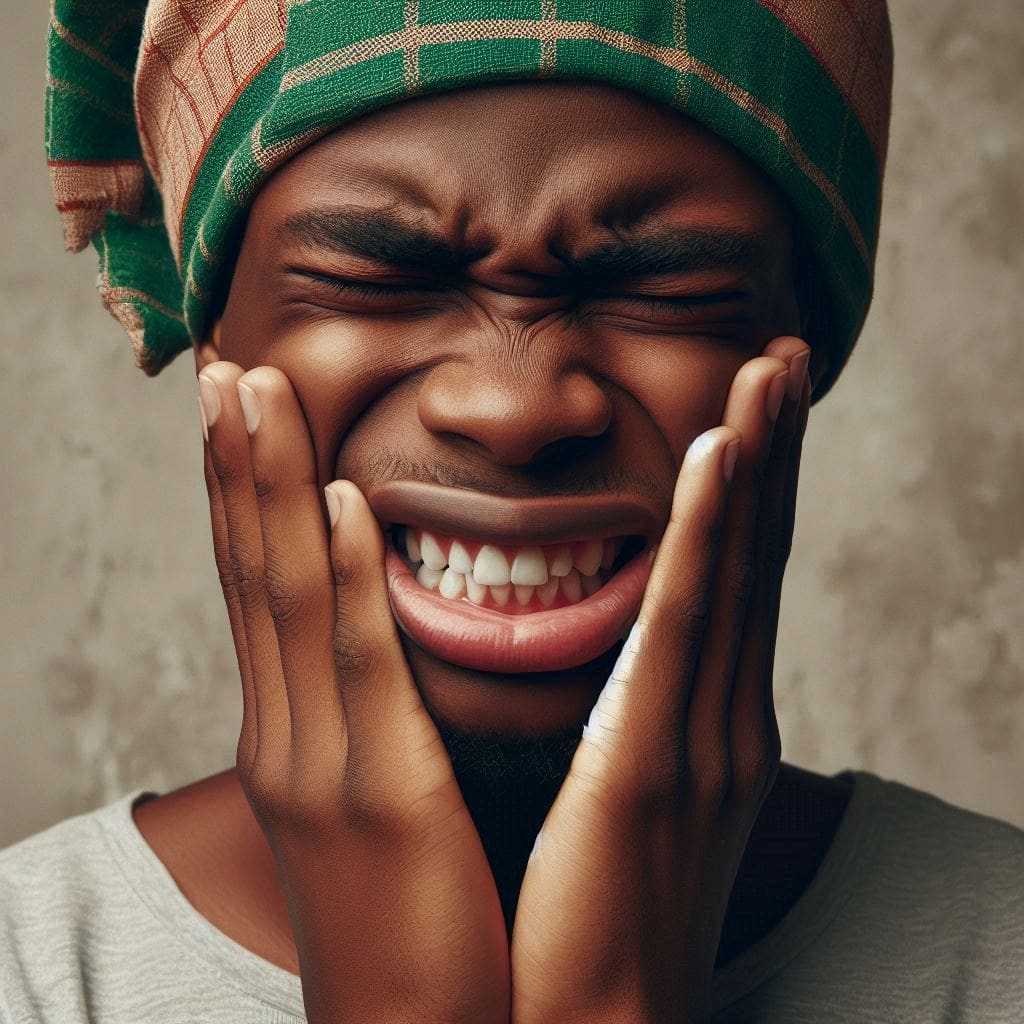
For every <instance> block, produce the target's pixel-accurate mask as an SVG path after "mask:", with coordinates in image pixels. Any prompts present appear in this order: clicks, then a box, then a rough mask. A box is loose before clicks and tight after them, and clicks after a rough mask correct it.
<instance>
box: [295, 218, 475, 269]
mask: <svg viewBox="0 0 1024 1024" xmlns="http://www.w3.org/2000/svg"><path fill="white" fill-rule="evenodd" d="M279 234H280V235H283V236H285V237H286V238H291V239H293V240H295V241H298V242H300V243H302V244H303V245H308V246H310V247H312V248H314V249H321V250H324V251H327V252H338V253H349V254H354V255H356V256H362V257H364V258H365V259H368V260H373V261H374V262H376V263H388V264H393V265H395V266H397V267H400V268H402V269H404V270H423V269H426V268H429V269H431V270H433V271H435V272H440V273H446V272H449V273H450V272H453V271H456V270H458V269H460V268H461V267H462V265H463V262H464V258H465V257H464V255H463V254H462V253H459V252H457V251H456V250H455V249H453V248H452V247H451V246H450V245H449V244H448V243H447V242H446V241H445V240H444V239H443V238H440V237H438V236H437V235H434V234H432V233H431V232H429V231H427V230H425V229H424V228H421V227H417V226H415V225H414V224H411V223H409V222H408V221H407V220H404V219H403V218H401V217H399V216H397V215H396V214H394V213H391V212H389V211H387V210H366V209H362V208H360V207H352V208H349V207H341V208H336V209H332V210H307V211H306V212H304V213H297V214H293V215H292V216H291V217H289V218H288V219H287V220H286V221H285V222H284V224H283V225H282V227H281V230H280V231H279Z"/></svg>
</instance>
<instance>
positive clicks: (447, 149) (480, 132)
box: [253, 81, 790, 244]
mask: <svg viewBox="0 0 1024 1024" xmlns="http://www.w3.org/2000/svg"><path fill="white" fill-rule="evenodd" d="M339 200H343V201H345V202H359V201H360V200H364V201H366V202H367V203H368V204H373V205H381V204H385V205H389V206H391V205H393V206H397V207H401V208H403V209H404V210H405V211H407V212H409V213H414V214H416V215H418V216H419V217H421V218H422V219H424V220H425V221H428V222H430V223H431V225H432V226H434V227H438V228H448V229H451V230H452V231H455V232H458V233H460V234H462V235H464V236H467V240H470V238H472V236H478V237H477V238H476V239H475V240H476V241H479V242H481V243H483V244H488V243H490V242H493V241H494V240H495V237H494V236H495V235H508V233H509V231H510V230H514V231H515V232H516V233H517V234H520V235H524V236H526V235H530V234H533V233H536V232H543V233H544V234H545V236H547V237H548V238H549V239H550V238H553V237H554V236H561V240H562V241H568V240H571V239H572V238H574V237H581V232H582V233H586V231H587V230H588V229H589V228H590V227H591V226H593V225H595V224H598V225H603V226H605V227H612V228H615V227H617V226H624V227H629V226H631V225H633V224H635V223H636V222H638V221H642V220H643V219H644V218H646V217H648V216H654V215H657V216H658V217H659V218H660V219H669V220H671V219H676V220H679V219H682V220H693V219H696V220H699V222H700V224H701V225H703V226H708V227H714V226H723V227H736V228H740V229H743V230H746V231H748V232H754V233H757V234H763V235H764V236H765V237H766V238H767V239H771V238H772V237H773V236H780V235H785V236H786V237H787V238H788V235H789V231H788V226H789V221H790V214H789V208H788V204H787V203H786V202H785V200H784V199H783V198H782V197H781V195H780V194H779V193H778V191H777V190H776V188H775V186H774V185H773V184H772V183H771V182H770V181H768V180H767V179H766V178H765V177H764V175H763V174H762V173H761V172H760V171H759V170H758V169H757V168H756V167H755V166H754V165H753V164H751V163H750V162H749V161H747V159H746V158H744V157H743V156H742V155H741V154H740V153H738V152H737V151H736V150H735V149H734V148H733V147H732V146H731V145H730V144H729V143H727V142H726V141H725V140H724V139H722V138H720V137H719V136H717V135H715V134H714V133H712V132H711V131H709V130H708V129H706V128H704V127H703V126H702V125H700V124H699V123H698V122H696V121H694V120H692V119H690V118H688V117H685V116H684V115H682V114H681V113H679V112H677V111H675V110H672V109H671V108H669V107H667V106H664V105H662V104H659V103H656V102H654V101H652V100H648V99H647V98H645V97H642V96H639V95H637V94H634V93H630V92H628V91H626V90H623V89H618V88H615V87H613V86H609V85H604V84H598V83H585V82H555V81H547V82H513V83H500V84H494V85H487V86H478V87H474V88H471V89H462V90H457V91H454V92H448V93H439V94H435V95H427V96H423V97H420V98H417V99H414V100H410V101H407V102H404V103H401V104H397V105H394V106H390V107H385V108H383V109H381V110H378V111H374V112H373V113H371V114H369V115H367V116H365V117H363V118H360V119H359V120H357V121H354V122H351V123H350V124H347V125H343V126H342V127H340V128H339V129H337V130H336V131H334V132H333V133H331V134H330V135H328V136H327V137H326V138H324V139H322V140H320V141H319V142H317V143H315V144H314V145H312V146H310V147H309V148H307V149H306V150H304V151H303V152H302V153H300V154H299V155H298V156H297V157H296V158H294V159H293V160H292V161H291V162H290V163H289V164H287V165H285V167H283V168H282V169H281V170H279V171H278V172H277V173H276V174H275V175H273V176H272V177H271V179H270V180H269V181H268V183H267V184H266V185H265V186H264V188H263V190H262V191H261V193H260V195H259V196H258V197H257V201H256V203H255V204H254V207H253V213H254V215H256V216H258V217H259V218H260V219H264V218H269V219H270V220H272V221H276V220H283V219H285V218H287V217H288V216H290V215H292V214H293V213H294V212H296V210H301V209H309V208H313V207H317V206H320V205H328V206H329V205H336V204H337V203H338V202H339Z"/></svg>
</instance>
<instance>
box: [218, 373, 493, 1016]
mask: <svg viewBox="0 0 1024 1024" xmlns="http://www.w3.org/2000/svg"><path fill="white" fill-rule="evenodd" d="M243 373H244V371H243V369H242V367H240V366H238V365H236V364H235V363H230V362H223V361H222V362H215V363H212V364H210V365H208V366H206V367H204V368H203V370H202V372H201V378H203V379H201V383H200V387H201V388H202V389H203V394H204V396H205V397H206V398H207V399H208V401H209V403H210V405H211V406H212V405H214V404H216V405H219V413H218V414H217V416H216V420H215V422H213V423H210V424H209V426H208V433H209V442H208V443H206V444H204V463H205V474H206V484H207V490H208V491H209V496H210V510H211V520H212V524H213V542H214V550H215V553H216V559H217V566H218V569H219V571H220V580H221V585H222V587H223V590H224V599H225V602H226V603H227V609H228V616H229V618H230V621H231V632H232V634H233V637H234V642H235V652H236V654H237V657H238V666H239V672H240V674H241V678H242V692H243V698H244V711H243V718H242V730H241V735H240V737H239V741H238V751H237V757H238V765H237V770H238V778H239V781H240V783H241V786H242V789H243V790H244V792H245V795H246V797H247V799H248V801H249V804H250V806H251V808H252V811H253V814H254V815H255V817H256V820H257V821H258V822H259V824H260V827H261V828H262V830H263V832H264V834H265V836H266V838H267V841H268V843H269V845H270V848H271V850H272V852H273V855H274V858H275V862H276V865H277V871H278V876H279V878H280V882H281V886H282V889H283V892H284V895H285V899H286V902H287V906H288V912H289V917H290V919H291V926H292V932H293V936H294V940H295V946H296V950H297V953H298V959H299V970H300V973H301V977H302V993H303V1001H304V1003H305V1007H306V1015H307V1019H308V1020H309V1021H310V1024H341V1022H346V1024H348V1022H358V1024H372V1022H378V1021H379V1022H384V1021H387V1022H389V1024H402V1022H406V1021H408V1022H410V1024H411V1022H413V1021H415V1022H417V1024H424V1022H438V1024H440V1022H445V1024H453V1022H456V1021H459V1022H461V1021H467V1022H469V1021H472V1022H474V1024H499V1022H506V1021H507V1020H508V1018H509V963H508V940H507V935H506V931H505V924H504V920H503V917H502V912H501V906H500V903H499V900H498V894H497V889H496V887H495V883H494V879H493V876H492V874H491V871H490V867H489V865H488V862H487V859H486V856H485V854H484V850H483V846H482V844H481V842H480V837H479V835H478V833H477V831H476V828H475V826H474V824H473V820H472V818H471V817H470V814H469V811H468V809H467V808H466V805H465V802H464V801H463V798H462V794H461V792H460V790H459V786H458V783H457V782H456V779H455V774H454V771H453V768H452V764H451V760H450V759H449V757H448V754H447V751H446V750H445V747H444V744H443V743H442V741H441V737H440V735H439V733H438V731H437V728H436V727H435V725H434V723H433V721H432V719H431V718H430V716H429V715H428V714H427V711H426V709H425V708H424V706H423V702H422V700H421V698H420V694H419V691H418V690H417V688H416V685H415V683H414V681H413V678H412V673H411V671H410V669H409V666H408V663H407V662H406V660H405V656H404V653H403V651H402V648H401V645H400V643H399V639H398V635H397V632H396V629H395V623H394V619H393V617H392V613H391V608H390V605H389V602H388V595H387V585H386V578H385V572H384V538H383V536H382V534H381V530H380V527H379V525H378V523H377V521H376V519H375V518H374V516H373V513H372V512H371V510H370V507H369V505H368V504H367V503H366V500H365V499H364V498H363V495H362V494H361V493H360V491H359V490H358V488H356V486H355V485H354V484H352V483H350V482H334V483H332V484H331V485H330V486H331V489H332V490H333V491H334V492H335V494H337V495H338V496H339V498H340V503H341V513H340V516H339V518H338V522H337V525H336V526H335V527H334V529H333V530H332V529H330V527H329V525H328V518H327V516H326V515H325V502H324V496H323V492H322V491H321V490H320V486H319V483H318V480H317V469H316V461H315V457H314V449H313V442H312V439H311V437H310V434H309V430H308V428H307V425H306V421H305V418H304V416H303V413H302V409H301V407H300V405H299V402H298V399H297V397H296V395H295V391H294V389H293V387H292V385H291V382H290V381H289V380H288V378H287V377H286V376H285V375H284V374H283V373H282V372H281V371H280V370H277V369H274V368H272V367H267V366H263V367H258V368H256V369H253V370H250V371H249V372H248V373H245V374H244V377H243ZM240 378H241V379H242V381H243V384H247V385H249V386H250V387H251V388H252V390H253V391H254V392H255V393H256V395H257V397H258V403H259V408H260V418H259V423H258V426H257V427H256V429H255V431H254V433H253V434H252V436H251V437H250V436H248V435H247V432H246V426H245V420H244V416H243V410H242V406H241V404H240V401H239V397H238V390H237V388H236V384H237V382H238V381H239V379H240Z"/></svg>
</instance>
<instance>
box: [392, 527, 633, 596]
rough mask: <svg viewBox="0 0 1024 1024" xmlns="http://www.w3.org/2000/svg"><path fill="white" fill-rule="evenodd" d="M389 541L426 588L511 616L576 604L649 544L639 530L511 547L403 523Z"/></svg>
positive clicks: (393, 528)
mask: <svg viewBox="0 0 1024 1024" xmlns="http://www.w3.org/2000/svg"><path fill="white" fill-rule="evenodd" d="M388 539H389V542H390V544H391V546H392V547H393V548H394V550H395V551H397V552H398V554H399V555H401V556H402V558H403V560H404V562H405V564H406V566H407V567H408V569H409V570H410V572H412V573H413V574H414V576H415V579H416V582H417V583H418V584H419V586H420V587H422V588H423V589H424V590H427V591H432V592H433V593H435V594H437V595H439V596H440V597H442V598H445V599H447V600H449V601H462V602H468V603H469V604H472V605H475V606H476V607H478V608H486V609H491V610H493V611H496V612H501V613H503V614H505V615H526V614H533V613H537V612H541V611H550V610H555V609H560V608H567V607H570V606H572V605H577V604H579V603H580V602H582V601H585V600H586V599H587V598H589V597H592V596H593V595H595V594H597V593H599V592H600V591H601V590H602V588H603V587H605V585H606V584H607V583H608V582H609V580H611V578H612V577H613V576H615V574H616V573H618V572H619V571H620V570H621V569H622V568H623V567H624V566H625V565H627V564H628V563H629V562H630V561H631V560H632V559H633V558H634V557H635V556H636V555H637V554H638V553H639V552H640V551H641V550H642V549H643V548H644V546H645V541H644V539H643V538H642V537H639V536H619V537H606V538H594V539H590V540H577V541H574V542H572V543H560V544H546V545H518V546H517V545H504V544H493V543H484V542H481V541H476V540H472V539H470V538H466V537H455V536H451V535H447V534H444V533H441V532H439V531H436V530H426V529H422V528H420V527H415V526H403V525H399V524H394V525H392V526H391V527H390V528H389V530H388Z"/></svg>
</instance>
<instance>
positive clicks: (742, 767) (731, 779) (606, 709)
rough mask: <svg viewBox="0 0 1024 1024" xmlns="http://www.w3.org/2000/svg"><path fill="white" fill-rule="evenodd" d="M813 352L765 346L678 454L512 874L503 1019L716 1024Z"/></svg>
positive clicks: (759, 767) (770, 781) (769, 775)
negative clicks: (539, 823)
mask: <svg viewBox="0 0 1024 1024" xmlns="http://www.w3.org/2000/svg"><path fill="white" fill-rule="evenodd" d="M806 351H808V349H807V346H806V345H805V344H804V343H803V342H801V341H799V340H798V339H795V338H776V339H775V340H774V341H773V342H771V344H769V345H768V346H767V348H766V349H765V350H764V354H763V355H762V356H759V357H758V358H756V359H753V360H751V361H750V362H748V363H746V364H745V365H744V366H743V367H742V368H741V369H740V371H739V373H738V374H737V375H736V378H735V379H734V381H733V383H732V386H731V389H730V392H729V397H728V400H727V402H726V407H725V413H724V416H723V424H722V426H719V427H716V428H715V429H713V430H710V431H708V432H707V433H706V434H703V435H701V437H700V438H698V441H697V442H695V443H694V444H693V445H691V447H690V449H689V451H688V452H687V454H686V458H685V459H684V461H683V465H682V469H681V470H680V473H679V478H678V481H677V484H676V490H675V496H674V499H673V505H672V514H671V518H670V520H669V524H668V526H667V528H666V530H665V534H664V536H663V537H662V540H661V543H660V545H659V547H658V550H657V557H656V559H655V562H654V565H653V569H652V572H651V578H650V581H649V583H648V586H647V590H646V593H645V595H644V601H643V605H642V607H641V609H640V613H639V617H638V620H637V624H636V626H635V627H634V629H633V631H632V632H631V633H630V636H629V638H628V639H627V642H626V645H625V647H624V648H623V652H622V655H621V656H620V659H619V661H618V662H617V663H616V666H615V668H614V669H613V671H612V675H611V678H610V679H609V681H608V683H607V685H606V686H605V688H604V690H603V691H602V693H601V695H600V697H599V699H598V702H597V704H596V706H595V708H594V711H593V714H592V715H591V718H590V721H589V722H588V724H587V726H586V727H585V729H584V735H583V739H582V740H581V741H580V745H579V747H578V748H577V751H576V754H575V756H574V758H573V761H572V766H571V768H570V770H569V773H568V775H567V777H566V780H565V782H564V783H563V785H562V788H561V790H560V791H559V793H558V796H557V798H556V800H555V802H554V804H553V806H552V808H551V810H550V811H549V813H548V816H547V819H546V820H545V822H544V825H543V828H542V829H541V832H540V834H539V836H538V842H537V846H536V847H535V848H534V852H533V854H532V855H531V858H530V862H529V865H528V866H527V870H526V876H525V878H524V879H523V885H522V889H521V891H520V896H519V903H518V907H517V910H516V917H515V924H514V929H513V935H512V947H511V972H512V1021H513V1024H555V1022H557V1024H573V1022H575V1021H581V1022H582V1021H587V1022H588V1024H605V1022H609V1024H610V1022H616V1024H627V1022H628V1024H643V1022H652V1024H654V1022H656V1024H693V1022H698V1021H700V1022H704V1021H707V1020H708V1019H709V1018H710V1014H711V979H712V974H713V971H714V965H715V958H716V954H717V951H718V944H719V939H720V935H721V930H722V925H723V922H724V919H725V911H726V907H727V905H728V901H729V895H730V893H731V891H732V886H733V883H734V882H735V879H736V874H737V872H738V870H739V865H740V862H741V859H742V856H743V852H744V850H745V849H746V846H747V842H748V840H749V837H750V832H751V829H752V828H753V825H754V822H755V821H756V819H757V815H758V813H759V811H760V809H761V805H762V803H763V802H764V799H765V797H766V796H767V795H768V793H769V792H770V791H771V788H772V786H773V785H774V782H775V777H776V775H777V773H778V768H779V762H780V758H781V742H780V738H779V728H778V721H777V719H776V715H775V706H774V700H773V696H772V664H773V661H774V653H775V635H776V628H777V623H778V612H779V596H780V592H781V588H782V575H783V571H784V569H785V563H786V560H787V557H788V554H789V548H790V543H791V539H792V533H793V517H794V508H795V504H796V487H797V475H798V470H799V463H800V447H801V440H802V437H803V431H804V428H805V425H806V422H807V411H808V407H809V402H810V391H809V385H808V383H807V372H806V359H796V360H794V357H795V356H800V355H801V354H802V353H804V352H806ZM790 364H793V369H792V371H791V372H788V367H789V366H790ZM778 378H781V379H782V381H783V383H784V384H786V385H787V386H788V394H786V395H785V397H784V398H783V402H782V408H781V412H780V414H779V417H778V420H777V421H776V422H775V423H774V424H773V423H772V421H771V419H770V417H769V415H768V413H767V412H766V407H767V405H768V402H769V392H770V391H771V386H772V384H773V382H774V381H775V380H776V379H778ZM780 386H782V385H776V388H778V387H780ZM794 395H795V396H796V397H792V396H794ZM732 444H739V446H740V450H739V457H738V460H737V461H736V463H735V471H734V475H733V478H732V482H731V484H730V483H729V482H728V481H727V480H726V476H725V473H724V470H723V466H724V464H725V459H726V448H727V447H729V446H730V445H732Z"/></svg>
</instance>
